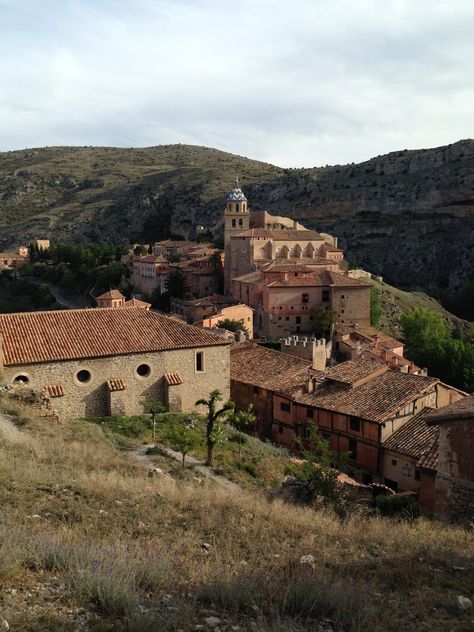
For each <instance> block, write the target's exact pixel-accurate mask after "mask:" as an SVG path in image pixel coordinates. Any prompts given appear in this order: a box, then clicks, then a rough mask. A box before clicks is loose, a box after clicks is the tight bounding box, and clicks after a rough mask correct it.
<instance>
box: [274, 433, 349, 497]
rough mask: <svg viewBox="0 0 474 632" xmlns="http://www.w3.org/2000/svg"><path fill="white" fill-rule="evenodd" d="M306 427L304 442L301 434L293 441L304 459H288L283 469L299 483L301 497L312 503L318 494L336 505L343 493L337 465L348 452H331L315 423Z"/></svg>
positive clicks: (341, 465)
mask: <svg viewBox="0 0 474 632" xmlns="http://www.w3.org/2000/svg"><path fill="white" fill-rule="evenodd" d="M309 429H310V435H309V440H307V441H306V445H303V442H302V441H301V438H298V439H297V441H296V443H297V444H298V445H299V447H300V449H301V456H302V457H303V459H304V460H303V461H301V462H299V463H291V464H290V465H288V466H287V467H286V468H285V472H286V473H287V474H291V475H292V476H294V477H295V478H296V480H298V481H299V482H300V483H302V486H301V489H300V494H299V497H300V500H301V501H303V502H305V503H308V504H312V503H313V502H314V501H315V499H316V498H317V497H318V496H321V497H322V498H323V502H324V503H325V504H327V505H329V504H332V505H333V506H337V505H339V504H340V503H341V501H342V500H343V497H344V494H343V491H342V488H341V486H340V484H339V481H338V476H339V470H338V469H336V467H339V468H340V467H343V466H344V465H345V463H346V462H347V459H348V453H345V452H344V453H343V452H339V453H337V452H333V451H332V450H331V448H330V445H329V441H326V439H324V438H323V437H322V436H321V435H320V434H319V432H318V428H317V426H316V424H311V425H310V426H309Z"/></svg>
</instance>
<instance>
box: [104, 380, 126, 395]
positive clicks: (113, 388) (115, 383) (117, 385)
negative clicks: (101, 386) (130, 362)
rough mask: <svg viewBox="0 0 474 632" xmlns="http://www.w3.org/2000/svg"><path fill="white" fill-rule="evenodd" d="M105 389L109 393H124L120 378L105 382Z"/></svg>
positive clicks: (123, 385)
mask: <svg viewBox="0 0 474 632" xmlns="http://www.w3.org/2000/svg"><path fill="white" fill-rule="evenodd" d="M107 388H108V389H109V391H110V392H111V393H115V392H117V391H124V390H125V384H124V383H123V380H121V379H120V378H115V379H111V380H107Z"/></svg>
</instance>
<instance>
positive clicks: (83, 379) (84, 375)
mask: <svg viewBox="0 0 474 632" xmlns="http://www.w3.org/2000/svg"><path fill="white" fill-rule="evenodd" d="M76 379H77V381H78V382H80V383H81V384H87V382H90V379H91V374H90V371H88V370H87V369H81V370H80V371H78V372H77V373H76Z"/></svg>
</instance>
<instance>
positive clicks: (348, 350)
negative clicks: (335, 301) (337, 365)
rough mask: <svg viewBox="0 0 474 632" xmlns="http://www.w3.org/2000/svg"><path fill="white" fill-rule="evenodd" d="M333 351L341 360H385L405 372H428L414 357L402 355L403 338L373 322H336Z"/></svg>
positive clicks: (422, 373)
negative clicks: (375, 326)
mask: <svg viewBox="0 0 474 632" xmlns="http://www.w3.org/2000/svg"><path fill="white" fill-rule="evenodd" d="M333 348H334V355H335V357H336V358H337V359H339V360H356V359H357V358H363V359H365V360H377V359H379V360H382V361H383V362H385V363H386V364H388V365H390V366H393V367H396V368H398V369H399V370H400V371H402V372H403V373H417V374H419V375H426V369H420V368H419V367H417V366H416V365H415V364H414V363H413V362H411V360H407V359H406V358H405V357H404V356H403V342H400V340H397V339H396V338H393V337H392V336H389V335H388V334H386V333H384V332H382V331H379V330H378V329H375V328H374V327H370V326H363V325H361V324H360V323H358V322H355V323H348V324H345V323H343V322H338V323H336V325H335V327H334V332H333Z"/></svg>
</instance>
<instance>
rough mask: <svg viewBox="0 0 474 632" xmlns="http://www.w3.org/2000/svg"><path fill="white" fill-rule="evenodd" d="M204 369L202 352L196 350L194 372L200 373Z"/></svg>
mask: <svg viewBox="0 0 474 632" xmlns="http://www.w3.org/2000/svg"><path fill="white" fill-rule="evenodd" d="M203 371H204V353H203V352H202V351H198V352H197V353H196V372H197V373H202V372H203Z"/></svg>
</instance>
